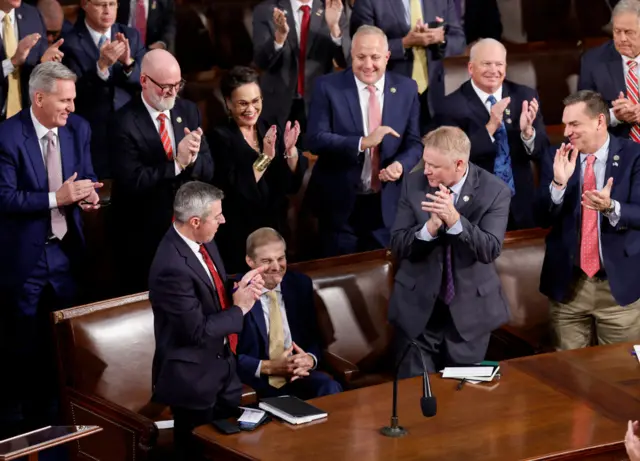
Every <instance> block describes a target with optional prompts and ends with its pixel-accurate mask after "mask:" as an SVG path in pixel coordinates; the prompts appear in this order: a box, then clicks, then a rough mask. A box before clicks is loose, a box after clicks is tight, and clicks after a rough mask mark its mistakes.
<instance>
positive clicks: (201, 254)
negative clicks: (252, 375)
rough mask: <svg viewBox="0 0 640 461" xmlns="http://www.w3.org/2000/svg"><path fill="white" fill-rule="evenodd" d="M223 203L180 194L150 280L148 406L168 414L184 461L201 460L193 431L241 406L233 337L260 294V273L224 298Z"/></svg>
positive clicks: (213, 195) (209, 193) (217, 197)
mask: <svg viewBox="0 0 640 461" xmlns="http://www.w3.org/2000/svg"><path fill="white" fill-rule="evenodd" d="M222 197H223V194H222V191H221V190H220V189H217V188H215V187H214V186H211V185H209V184H206V183H202V182H199V181H192V182H189V183H187V184H184V185H183V186H182V187H180V189H179V190H178V193H177V194H176V199H175V202H174V213H175V218H176V219H175V223H174V225H173V226H172V227H170V228H169V230H168V231H167V233H166V234H165V236H164V238H163V239H162V242H160V246H159V247H158V252H157V253H156V257H155V259H154V260H153V264H152V266H151V273H150V275H149V299H150V301H151V307H152V308H153V317H154V329H155V338H156V350H155V354H154V357H153V365H152V384H153V397H152V398H153V400H154V401H157V402H161V403H164V404H166V405H170V406H171V411H172V413H173V419H174V441H175V445H176V450H177V451H178V452H179V455H180V459H184V460H188V461H191V460H193V459H199V458H197V457H196V452H195V450H196V448H195V447H197V446H198V445H199V444H198V443H197V442H196V441H195V440H192V438H191V431H193V429H194V428H195V427H196V426H199V425H202V424H207V423H210V422H211V421H213V420H214V419H217V418H226V417H228V416H229V414H231V413H233V412H234V410H235V409H236V408H237V406H238V404H239V403H240V396H241V389H242V385H241V383H240V380H239V379H238V375H237V374H236V358H235V356H234V354H235V350H236V345H237V341H238V338H237V334H238V333H240V331H241V330H242V321H243V316H245V315H246V314H247V313H248V312H249V311H250V310H251V308H252V307H253V305H254V303H255V302H256V300H257V299H258V298H259V297H260V295H261V294H262V288H263V286H264V285H263V283H264V282H263V280H262V277H261V275H260V274H261V273H262V272H263V271H264V267H261V268H258V269H255V270H252V271H250V272H248V273H247V274H246V275H245V276H244V277H243V278H242V280H241V281H240V282H238V283H237V284H235V285H236V288H237V289H236V290H234V292H233V296H229V293H228V292H227V289H226V287H225V284H226V279H227V274H226V273H225V270H224V265H223V264H222V260H221V259H220V254H219V253H218V248H217V247H216V244H215V243H214V242H213V237H214V236H215V234H216V231H217V230H218V227H219V226H220V225H221V224H224V216H223V214H222ZM229 292H230V291H229Z"/></svg>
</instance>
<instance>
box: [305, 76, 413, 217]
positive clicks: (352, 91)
mask: <svg viewBox="0 0 640 461" xmlns="http://www.w3.org/2000/svg"><path fill="white" fill-rule="evenodd" d="M416 88H417V85H416V83H415V82H414V81H413V80H411V79H410V78H407V77H403V76H402V75H398V74H395V73H392V72H387V73H386V78H385V88H384V105H383V108H382V125H386V126H390V127H391V128H393V129H394V130H396V132H398V133H399V134H400V138H395V137H393V136H390V135H387V136H385V138H384V140H383V141H382V144H380V169H382V168H385V167H387V166H388V165H389V164H391V163H393V162H395V161H398V162H400V163H401V164H402V167H403V169H404V173H405V174H407V173H408V172H409V171H411V169H412V168H413V167H414V166H416V164H417V163H418V161H419V160H420V157H421V156H422V142H421V141H420V129H419V126H418V124H419V118H420V117H419V113H420V103H419V102H418V91H417V89H416ZM363 135H364V128H363V120H362V112H361V110H360V100H359V98H358V87H357V86H356V81H355V77H354V75H353V71H352V70H351V69H347V70H345V71H342V72H338V73H335V74H329V75H324V76H322V77H319V78H318V79H317V80H316V86H315V88H314V91H313V95H312V99H311V106H310V113H309V129H308V131H307V137H308V143H309V150H311V152H313V153H314V154H316V155H317V156H318V160H317V162H316V164H315V166H314V167H313V173H312V174H311V179H310V180H309V186H308V189H307V197H306V199H307V200H308V201H309V205H310V206H311V209H312V210H313V211H314V212H315V213H316V215H317V216H318V217H321V218H325V219H327V220H329V222H331V223H332V224H333V225H335V226H341V225H343V224H344V223H346V222H347V220H348V219H349V216H350V215H351V212H352V210H353V207H354V205H355V201H356V192H357V187H358V184H359V183H360V174H361V173H362V166H363V159H364V155H363V154H360V153H359V152H358V145H359V142H360V138H361V137H362V136H363ZM401 179H402V178H401ZM401 179H398V180H397V181H396V182H383V183H382V217H383V219H384V223H385V226H386V227H387V228H391V226H392V225H393V220H394V219H395V215H396V207H397V205H398V199H399V198H400V182H401Z"/></svg>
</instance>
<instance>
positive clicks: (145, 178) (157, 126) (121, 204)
mask: <svg viewBox="0 0 640 461" xmlns="http://www.w3.org/2000/svg"><path fill="white" fill-rule="evenodd" d="M183 83H184V82H183V80H182V78H181V72H180V65H179V64H178V61H176V59H175V58H174V57H173V56H172V55H171V53H169V52H168V51H165V50H152V51H150V52H149V53H147V54H146V55H145V57H144V59H143V61H142V69H141V74H140V84H141V85H142V94H141V95H140V96H137V97H135V98H134V99H133V100H131V101H130V102H129V103H128V104H127V105H126V106H124V107H123V108H122V109H121V110H120V111H118V112H117V115H116V116H115V117H114V118H113V120H112V124H111V128H110V129H109V145H110V149H109V150H110V152H111V170H112V172H113V177H114V179H113V189H112V202H113V221H114V222H113V225H114V226H115V229H114V232H113V235H114V236H115V241H116V245H115V246H116V248H117V256H118V260H119V261H120V262H119V264H118V265H119V267H120V268H121V275H122V285H121V286H122V288H123V289H124V290H125V292H127V293H137V292H138V291H145V290H146V289H147V280H148V274H149V266H150V265H151V261H152V260H153V255H154V254H155V252H156V248H157V247H158V243H160V240H162V237H163V235H164V234H165V233H166V231H167V229H168V228H169V226H170V225H171V219H172V217H173V198H174V196H175V194H176V191H177V190H178V188H179V187H180V186H181V185H182V184H184V183H185V182H187V181H192V180H194V179H199V180H200V181H205V182H210V181H211V180H212V179H213V159H212V157H211V153H210V152H209V146H208V145H207V141H206V140H205V138H204V136H203V134H202V129H201V128H200V125H201V119H200V113H199V111H198V107H197V106H196V105H195V104H194V103H193V102H191V101H187V100H185V99H180V98H178V97H177V95H178V92H179V91H180V89H181V88H182V85H183ZM141 204H144V206H140V205H141ZM132 221H136V222H138V224H137V225H136V226H134V228H132V227H131V226H130V225H129V224H127V223H131V222H132ZM133 254H135V255H136V257H135V258H132V257H131V255H133Z"/></svg>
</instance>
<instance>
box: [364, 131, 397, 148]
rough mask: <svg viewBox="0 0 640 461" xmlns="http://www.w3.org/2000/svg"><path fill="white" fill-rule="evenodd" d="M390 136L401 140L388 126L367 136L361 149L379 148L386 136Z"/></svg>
mask: <svg viewBox="0 0 640 461" xmlns="http://www.w3.org/2000/svg"><path fill="white" fill-rule="evenodd" d="M388 134H390V135H391V136H394V137H396V138H399V137H400V135H399V134H398V132H397V131H396V130H394V129H393V128H391V127H388V126H379V127H378V128H376V129H375V130H373V133H369V136H365V137H364V138H362V144H361V148H362V150H365V149H370V148H372V147H376V146H379V145H380V143H381V142H382V140H383V139H384V137H385V136H386V135H388Z"/></svg>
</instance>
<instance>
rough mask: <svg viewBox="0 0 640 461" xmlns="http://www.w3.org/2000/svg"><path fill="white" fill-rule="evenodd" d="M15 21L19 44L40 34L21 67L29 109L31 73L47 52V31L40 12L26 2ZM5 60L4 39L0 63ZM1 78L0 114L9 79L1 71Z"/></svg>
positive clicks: (21, 86)
mask: <svg viewBox="0 0 640 461" xmlns="http://www.w3.org/2000/svg"><path fill="white" fill-rule="evenodd" d="M15 20H16V22H17V24H18V36H17V37H16V40H17V42H20V40H22V39H23V38H24V37H26V36H27V35H30V34H36V33H37V34H40V40H38V43H36V45H35V46H34V47H33V48H31V51H30V52H29V54H28V55H27V59H26V61H25V62H24V64H22V66H20V90H21V93H22V107H23V108H24V107H29V105H30V104H31V103H30V101H29V77H30V76H31V71H32V70H33V68H34V67H35V66H37V65H38V64H39V63H40V58H42V55H43V54H44V52H45V51H47V31H46V29H45V27H44V22H43V21H42V16H40V13H39V12H38V10H37V9H36V8H35V7H34V6H31V5H27V4H25V3H24V2H22V4H21V5H20V6H19V7H18V8H16V11H15ZM5 59H7V56H6V54H5V51H4V43H3V42H2V39H0V62H1V61H4V60H5ZM0 78H1V80H0V81H1V82H2V83H1V84H0V112H2V108H3V107H4V105H5V104H6V101H7V91H8V90H9V79H8V78H6V77H4V75H3V74H2V72H1V71H0ZM4 117H5V116H4V115H2V116H1V119H0V120H4Z"/></svg>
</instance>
